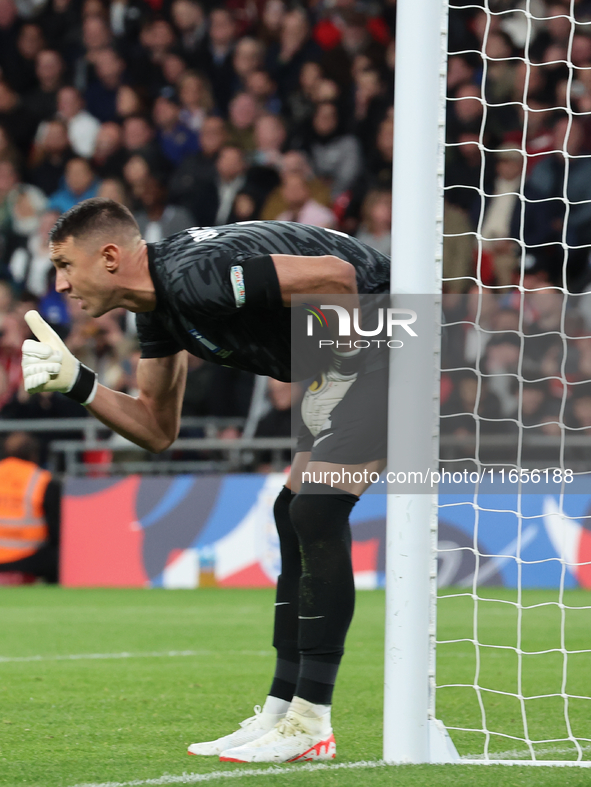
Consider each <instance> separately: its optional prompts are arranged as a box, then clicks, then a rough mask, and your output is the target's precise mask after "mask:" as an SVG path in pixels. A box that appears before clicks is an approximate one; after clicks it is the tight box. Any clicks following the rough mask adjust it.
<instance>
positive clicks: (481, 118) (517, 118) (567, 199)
mask: <svg viewBox="0 0 591 787" xmlns="http://www.w3.org/2000/svg"><path fill="white" fill-rule="evenodd" d="M454 5H456V6H457V7H456V8H455V9H454V11H453V12H452V14H451V18H450V31H449V33H450V35H449V52H450V56H449V61H448V74H447V91H448V102H447V118H446V126H447V131H446V134H447V137H446V141H447V146H446V161H445V210H444V232H445V236H446V237H445V240H444V277H445V279H446V281H445V284H444V289H445V290H446V291H447V293H448V295H447V296H446V299H447V300H446V306H445V320H446V327H445V328H444V332H443V334H444V345H443V358H444V360H443V366H442V369H443V379H442V415H443V418H442V421H441V429H442V434H444V435H450V434H451V435H456V436H464V437H468V438H472V439H473V438H476V439H478V438H479V437H484V436H487V435H488V436H493V437H494V436H495V435H497V436H500V435H504V436H505V437H506V438H507V439H506V440H505V441H504V442H505V447H504V448H503V450H502V451H499V450H497V451H495V450H493V449H486V448H484V449H483V448H482V447H481V448H480V449H478V447H476V449H475V448H474V447H471V448H470V449H468V450H464V451H463V452H462V451H460V452H459V454H458V455H463V456H474V455H475V454H474V451H475V450H480V458H481V459H483V460H485V461H486V460H494V459H497V460H501V459H502V460H503V461H513V462H515V461H516V460H517V451H518V449H519V447H520V432H521V435H522V436H523V437H525V440H526V441H527V439H528V438H529V437H530V436H536V435H539V436H552V437H555V438H561V437H564V436H566V437H567V438H569V435H571V436H572V435H575V434H577V433H578V434H585V435H588V434H589V433H590V430H591V385H590V384H589V382H588V381H589V380H590V379H591V354H590V353H591V305H590V304H589V302H588V301H589V300H590V299H589V297H588V294H587V293H588V291H590V290H591V266H590V250H591V26H590V22H591V3H590V2H589V1H588V0H574V2H573V3H571V2H565V1H564V0H556V1H555V2H552V1H551V0H548V1H545V0H531V2H529V1H528V2H527V3H526V2H524V1H523V0H517V2H507V0H491V2H490V3H488V4H486V7H481V8H478V5H482V6H484V4H480V3H470V4H468V3H459V4H454ZM491 12H492V13H491ZM526 12H527V13H526ZM478 282H480V286H479V285H478ZM482 285H484V286H482ZM515 285H520V286H521V287H522V288H523V291H522V293H521V294H520V292H519V289H518V288H517V287H515ZM512 287H515V289H513V288H512ZM558 288H559V289H558ZM569 439H570V438H569ZM469 442H470V440H469ZM484 442H486V440H485V441H484ZM492 442H493V441H490V443H492ZM558 442H559V441H558ZM520 450H521V457H522V458H523V459H527V460H530V462H531V461H542V460H544V461H545V462H546V463H547V462H551V463H556V466H559V465H560V462H561V461H562V459H564V457H562V459H561V456H560V449H559V447H558V445H556V446H555V447H554V448H546V449H544V448H543V447H541V444H540V445H538V446H537V447H532V446H531V445H530V446H529V447H527V446H526V447H521V448H520ZM573 451H574V453H573ZM452 453H453V452H452ZM567 454H569V456H570V458H571V459H572V458H576V457H577V456H579V458H581V457H582V456H583V454H584V451H583V452H581V451H579V453H578V454H577V451H576V450H574V449H573V450H570V449H568V450H567ZM569 456H567V457H566V458H567V459H568V458H569Z"/></svg>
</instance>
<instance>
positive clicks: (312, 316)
mask: <svg viewBox="0 0 591 787" xmlns="http://www.w3.org/2000/svg"><path fill="white" fill-rule="evenodd" d="M304 307H305V309H306V311H307V312H309V314H308V319H307V326H306V334H307V336H313V335H314V324H315V322H316V321H317V322H318V323H319V324H320V325H321V326H323V327H327V328H328V319H327V317H326V314H324V311H323V310H326V309H332V311H334V312H336V314H337V317H338V325H339V336H351V333H352V332H353V334H354V335H355V336H380V335H381V334H383V333H384V329H385V335H386V336H387V337H388V339H390V340H391V341H388V340H386V339H371V340H368V339H356V340H355V341H353V342H351V341H349V342H339V341H336V342H335V341H334V340H332V339H320V340H319V343H318V345H319V347H325V346H330V345H336V346H337V347H341V346H347V347H356V348H358V349H366V348H368V347H370V346H371V345H372V344H373V345H377V346H378V347H379V346H381V345H382V344H386V345H387V346H388V347H392V348H395V349H399V348H400V347H403V346H404V342H403V341H402V340H401V339H392V335H393V333H394V328H395V327H396V326H399V327H400V328H402V329H403V330H404V331H406V333H407V334H408V335H409V336H410V337H416V336H417V334H416V333H415V332H414V331H413V329H412V328H411V327H410V326H411V325H412V324H413V323H414V322H416V319H417V313H416V311H414V310H413V309H394V308H388V309H384V308H379V309H376V310H375V312H376V313H377V326H376V327H375V328H371V329H368V330H365V329H364V328H361V326H360V325H359V309H358V308H357V307H356V308H354V309H353V310H352V311H353V331H351V312H350V310H349V309H346V308H345V307H344V306H337V305H335V304H322V305H321V306H320V308H319V307H318V306H313V305H312V304H310V303H305V304H304ZM372 315H373V312H372Z"/></svg>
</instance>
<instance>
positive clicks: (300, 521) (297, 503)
mask: <svg viewBox="0 0 591 787" xmlns="http://www.w3.org/2000/svg"><path fill="white" fill-rule="evenodd" d="M358 499H359V498H358V497H357V496H356V495H352V494H349V493H348V492H342V491H340V490H337V489H333V488H332V487H330V486H326V485H325V484H309V483H304V484H302V489H301V491H300V492H299V493H298V494H297V495H296V496H295V497H294V499H293V501H292V503H291V506H290V509H289V514H290V518H291V522H292V525H293V527H294V530H295V532H296V533H297V535H298V538H299V540H300V545H301V547H302V549H305V548H306V547H307V546H309V545H313V544H315V543H320V542H326V541H327V540H341V539H342V538H343V535H344V534H345V533H346V532H348V529H349V514H350V513H351V509H352V508H353V506H354V505H355V503H356V502H357V500H358Z"/></svg>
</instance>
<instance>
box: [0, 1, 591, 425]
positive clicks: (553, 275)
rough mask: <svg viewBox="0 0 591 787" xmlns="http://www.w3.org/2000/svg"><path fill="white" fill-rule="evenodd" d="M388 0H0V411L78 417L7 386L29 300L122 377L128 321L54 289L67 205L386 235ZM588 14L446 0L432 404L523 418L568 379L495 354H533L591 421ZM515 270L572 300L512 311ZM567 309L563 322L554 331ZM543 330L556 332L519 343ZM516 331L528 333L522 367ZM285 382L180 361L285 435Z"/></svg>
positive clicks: (221, 410)
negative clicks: (85, 308)
mask: <svg viewBox="0 0 591 787" xmlns="http://www.w3.org/2000/svg"><path fill="white" fill-rule="evenodd" d="M526 6H527V7H526ZM571 6H572V8H574V15H575V16H574V21H573V17H572V13H573V12H572V10H571ZM524 11H527V12H528V14H526V13H524ZM395 12H396V2H395V0H307V2H300V3H297V2H292V1H291V0H225V2H214V0H110V2H109V0H0V415H1V416H2V417H3V418H15V417H16V418H21V417H42V416H43V417H56V418H57V417H63V416H67V415H84V410H83V408H81V407H79V406H78V405H75V404H73V403H71V402H70V401H69V400H67V399H64V397H61V396H57V395H46V394H37V395H34V396H28V395H27V394H26V393H25V392H24V390H23V388H22V382H21V375H20V346H21V343H22V341H23V339H24V338H26V336H27V328H26V324H25V323H24V320H23V314H24V313H25V312H26V311H27V309H29V308H38V309H39V310H40V312H41V313H42V315H43V316H44V317H45V319H47V320H48V321H49V322H50V323H51V324H52V325H53V326H54V327H55V328H56V330H57V331H58V332H59V333H60V334H61V335H62V336H63V337H64V338H65V340H66V342H67V343H68V345H69V346H70V348H71V349H72V351H73V352H75V353H76V354H77V355H78V357H80V358H81V360H82V361H84V362H85V363H87V364H88V365H89V366H91V367H92V368H95V369H96V370H97V371H98V373H99V379H100V381H101V382H103V383H105V384H107V385H109V386H110V387H112V388H115V389H117V390H122V391H128V392H130V393H133V392H134V390H135V368H136V365H137V361H138V357H139V354H138V350H137V343H136V338H135V325H134V320H133V317H132V316H130V315H129V314H127V313H125V312H123V311H115V312H111V313H109V314H108V315H105V316H104V317H102V318H100V319H99V320H89V319H88V318H87V317H86V315H85V314H84V313H83V312H81V311H80V310H79V309H77V308H72V307H71V306H70V305H69V303H68V302H67V301H66V300H64V299H63V298H62V297H60V296H59V295H58V294H57V293H56V292H55V289H54V286H53V271H52V266H51V264H50V261H49V257H48V244H47V236H48V231H49V229H50V228H51V226H52V224H53V223H54V221H55V220H56V218H57V217H58V216H59V215H60V214H61V213H62V212H64V211H65V210H67V209H68V208H70V207H71V206H73V205H75V204H76V203H77V202H79V201H80V200H83V199H86V198H88V197H92V196H95V195H100V196H105V197H110V198H112V199H115V200H118V201H119V202H121V203H123V204H125V205H127V206H128V207H129V208H130V209H131V210H132V212H133V213H134V215H135V217H136V219H137V221H138V224H139V226H140V228H141V231H142V233H143V235H144V237H145V238H146V240H148V241H152V242H154V241H158V240H159V239H161V238H163V237H166V236H167V235H169V234H172V233H174V232H177V231H180V230H182V229H184V228H186V227H189V226H195V225H198V226H210V225H216V224H224V223H229V222H234V221H248V220H257V219H280V220H286V221H300V222H304V223H308V224H314V225H317V226H322V227H328V228H336V229H339V230H341V231H344V232H347V233H349V234H352V235H355V236H356V237H358V238H360V239H361V240H362V241H364V242H365V243H367V244H369V245H371V246H373V247H375V248H377V249H379V250H380V251H383V252H385V253H389V250H390V241H391V203H392V200H391V189H392V140H393V134H394V121H393V107H392V104H393V94H394V68H395V43H394V38H395ZM491 12H492V13H491ZM590 21H591V2H590V0H574V2H571V0H568V2H567V1H566V0H559V1H557V2H549V1H548V2H546V1H545V0H527V2H526V0H515V1H514V0H511V2H509V0H489V2H487V4H486V6H485V5H484V3H480V2H474V1H473V0H470V2H468V0H457V2H455V3H454V4H453V8H451V9H450V27H449V51H450V57H449V62H448V75H447V89H448V106H447V146H446V175H445V206H444V230H445V239H444V280H445V281H444V290H445V292H446V293H447V294H448V297H449V298H451V299H452V300H449V301H448V302H447V307H446V309H447V311H446V319H447V320H448V323H449V330H448V331H447V333H448V334H449V336H451V337H452V338H451V339H446V344H445V347H444V375H443V388H442V394H443V408H444V413H445V414H447V415H451V414H453V413H454V412H455V413H458V412H468V413H470V412H480V411H481V410H483V413H484V412H485V413H486V414H489V415H490V414H493V413H497V414H498V415H499V417H507V418H509V419H511V418H517V417H518V416H517V413H518V402H519V400H520V396H519V395H518V394H521V393H523V397H526V398H527V397H529V398H528V402H529V404H528V405H526V404H525V398H524V399H523V404H522V405H519V410H520V416H519V417H521V416H523V417H524V418H529V417H530V415H528V414H527V413H526V409H527V407H530V406H531V407H532V408H533V410H532V413H534V415H532V416H531V417H532V418H533V417H535V418H542V420H543V419H544V418H547V419H550V414H552V413H556V412H557V407H559V406H560V407H562V404H561V402H562V399H561V397H562V393H561V392H559V391H558V390H557V387H556V385H555V384H554V383H553V382H552V381H546V382H545V383H544V384H539V385H538V383H533V382H529V383H528V385H527V386H526V387H527V391H528V392H529V391H531V392H532V393H531V396H530V394H529V393H527V394H526V393H525V390H524V391H521V388H523V387H524V386H523V385H521V388H520V386H519V384H517V383H515V382H511V380H515V379H516V378H515V374H514V372H507V374H508V375H509V376H507V377H506V379H505V376H504V375H505V372H504V371H502V370H504V369H510V368H511V369H512V368H514V367H515V364H516V363H517V364H518V365H519V370H518V376H521V377H522V378H523V379H525V380H526V381H527V380H533V379H536V377H535V374H537V372H534V371H532V370H533V369H534V367H535V369H537V370H538V371H539V370H540V369H543V370H545V373H546V372H548V370H550V369H553V370H554V372H555V373H556V374H558V376H560V375H562V376H563V377H564V376H565V375H566V377H565V379H566V380H568V381H572V382H573V384H574V385H573V390H572V391H571V390H570V387H569V390H568V407H567V409H566V411H565V412H566V414H565V412H563V411H564V407H562V410H560V411H559V412H560V413H561V417H562V416H563V415H564V417H565V418H567V420H568V419H569V418H570V419H571V420H572V423H573V425H576V424H579V425H580V426H581V428H582V427H585V428H591V394H590V395H589V396H588V397H587V400H585V397H584V396H583V395H582V394H581V392H582V391H585V390H587V389H586V388H585V387H584V386H582V385H578V386H577V385H576V383H580V382H583V381H584V380H585V379H589V378H591V369H588V367H589V365H590V364H591V357H590V353H591V350H590V349H589V341H591V340H589V339H586V338H585V337H586V336H588V335H589V334H591V330H590V326H591V315H590V314H589V307H587V306H586V300H585V293H586V292H587V290H588V289H589V290H591V269H590V266H589V248H591V220H590V219H591V155H590V154H591V120H590V118H591V25H589V22H590ZM583 23H585V24H583ZM417 57H420V53H417ZM417 100H419V98H417ZM409 264H412V261H410V260H409ZM477 282H480V283H481V285H484V288H485V292H488V288H492V289H491V290H490V291H491V292H492V291H496V292H497V293H499V296H498V297H497V298H493V297H492V295H491V298H490V301H487V303H488V302H490V304H492V303H494V304H495V305H494V307H493V306H488V307H487V308H486V309H485V308H484V307H483V305H482V304H483V303H484V302H483V300H482V297H480V298H478V297H475V296H473V294H472V293H473V292H474V291H475V283H477ZM512 285H522V286H524V287H525V288H526V289H528V288H531V289H536V288H550V287H553V286H560V287H563V288H565V289H567V290H568V291H569V292H570V293H572V296H570V297H569V300H568V304H567V307H568V316H567V318H565V314H564V313H563V312H564V310H562V311H561V310H560V309H559V307H558V299H555V300H552V297H551V295H548V297H549V302H551V303H552V304H553V305H552V306H549V307H548V308H547V309H546V307H545V306H544V307H542V306H541V305H540V302H539V301H537V300H536V296H535V294H532V296H531V297H530V296H528V297H527V298H526V299H525V301H526V302H527V305H526V303H525V301H521V300H520V296H518V295H515V293H516V292H517V291H516V290H512V289H511V286H512ZM476 289H477V288H476ZM555 294H556V293H555ZM455 297H458V298H459V300H457V301H454V300H453V298H455ZM540 297H541V296H540ZM557 298H560V302H561V304H562V303H563V301H564V299H563V298H562V296H560V295H557ZM475 302H476V303H480V306H477V307H475V306H474V303H475ZM561 308H562V307H561ZM559 312H560V313H559ZM476 315H477V316H478V320H485V321H487V322H486V326H487V327H485V328H484V329H483V330H481V331H475V329H474V323H475V322H477V321H478V320H477V319H476ZM565 319H566V321H567V323H568V326H569V330H570V331H571V332H572V333H571V334H569V338H568V339H565V340H562V339H561V338H560V337H559V335H558V334H557V333H552V332H553V331H560V330H561V329H562V328H564V324H565ZM540 325H543V326H545V327H544V330H543V331H542V333H544V335H547V336H550V337H551V339H548V338H546V339H545V340H544V341H538V342H537V344H536V342H535V341H533V338H535V337H534V336H533V335H534V334H536V332H539V331H538V329H539V326H540ZM549 325H551V326H552V327H551V328H548V326H549ZM457 326H460V327H457ZM498 326H501V327H498ZM488 331H490V332H491V333H488ZM499 331H507V332H508V333H507V334H506V335H505V339H506V341H505V340H503V334H499V333H495V332H499ZM516 331H518V332H524V333H525V334H526V335H527V336H530V335H531V337H532V341H533V343H531V342H530V344H529V345H528V346H529V347H531V348H534V349H532V350H531V352H532V353H533V356H532V357H533V358H534V360H531V363H529V360H528V363H526V364H525V366H524V359H523V348H522V347H521V345H519V347H518V344H519V343H520V342H521V340H520V339H519V337H518V335H517V333H515V332H516ZM511 332H513V333H511ZM475 333H476V334H478V335H477V339H478V341H476V340H475V338H474V334H475ZM499 337H500V338H499ZM486 338H488V342H486V341H485V339H486ZM528 341H529V339H528ZM476 345H477V346H478V348H479V349H478V352H476V350H475V349H474V348H475V346H476ZM534 345H535V347H534ZM528 352H529V350H528ZM528 364H529V366H528ZM536 364H537V365H536ZM530 367H531V368H530ZM446 369H457V370H459V371H456V372H452V371H450V372H447V371H445V370H446ZM471 370H472V371H471ZM474 370H475V371H477V372H478V375H475V374H474ZM499 370H500V371H499ZM483 374H484V375H485V376H483ZM486 375H492V376H490V377H486ZM495 375H496V376H497V377H495ZM511 375H513V377H511ZM532 375H533V377H532ZM585 375H587V377H585ZM546 376H547V375H546ZM477 377H478V379H477ZM475 380H476V387H475V382H474V381H475ZM500 380H501V382H499V381H500ZM497 383H498V384H497ZM516 385H517V387H515V386H516ZM282 386H283V384H279V383H277V384H275V382H272V381H266V382H265V384H264V386H262V387H261V384H260V383H255V380H254V379H253V378H252V376H250V375H247V374H245V373H242V372H238V371H236V370H230V369H225V368H221V367H220V368H217V367H216V368H214V367H211V366H210V365H208V364H205V363H203V362H202V361H200V360H199V359H197V358H191V361H190V370H189V380H188V385H187V393H186V396H185V403H184V413H185V414H186V415H218V416H236V417H242V418H246V419H247V420H248V421H249V424H250V425H249V429H250V432H251V433H253V434H255V433H258V434H265V435H270V434H272V435H279V434H285V435H287V434H289V431H290V423H289V422H290V418H289V417H288V416H289V411H290V407H291V404H290V399H293V400H296V399H297V392H295V393H296V395H295V396H291V394H293V393H294V392H293V391H291V389H290V388H289V387H287V388H285V387H282ZM575 389H576V391H577V392H578V393H577V396H575V394H574V391H575ZM534 391H535V394H534ZM288 393H289V394H290V396H288V395H287V394H288ZM530 400H531V401H530ZM538 400H539V401H538ZM579 400H581V401H583V404H580V403H579V404H577V402H579ZM585 401H586V402H587V403H586V404H585ZM532 402H534V404H535V402H538V404H537V405H535V406H534V404H532ZM540 402H542V403H543V404H540ZM538 405H539V406H538ZM454 408H456V409H455V410H454ZM458 408H459V409H458ZM466 408H468V409H466ZM483 408H484V409H483ZM522 408H525V409H523V411H521V410H522ZM540 408H542V409H540ZM542 410H543V412H542ZM587 416H589V417H587ZM483 417H485V418H486V417H488V415H484V416H483ZM490 417H493V418H494V417H496V416H494V415H490ZM470 418H471V421H470V419H468V421H470V423H468V421H466V419H464V421H462V420H461V418H460V420H457V419H456V421H454V418H452V417H450V418H449V419H447V423H446V424H445V425H444V426H443V429H444V432H447V433H452V434H463V433H464V431H465V430H467V432H469V433H473V432H474V430H475V426H474V424H475V420H474V418H473V417H472V416H471V417H470ZM550 420H551V419H550ZM444 421H446V419H444ZM532 423H533V422H532ZM470 424H471V425H470ZM548 429H550V427H548ZM485 430H486V427H485ZM236 434H238V432H237V431H236V430H229V431H227V432H226V433H225V436H228V437H232V436H236Z"/></svg>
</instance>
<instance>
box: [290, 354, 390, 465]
mask: <svg viewBox="0 0 591 787" xmlns="http://www.w3.org/2000/svg"><path fill="white" fill-rule="evenodd" d="M329 421H330V425H329V426H327V428H325V429H323V430H322V431H321V432H319V434H318V435H316V437H314V435H313V434H312V433H311V432H310V430H309V429H308V427H307V426H305V424H302V427H301V429H300V432H299V434H298V441H297V447H296V453H298V452H303V451H311V456H310V461H311V462H330V463H332V464H338V465H358V464H366V463H367V462H372V461H374V460H377V459H385V458H386V450H387V445H388V369H387V368H384V369H378V370H377V371H374V372H369V373H365V374H361V375H360V376H359V377H358V378H357V379H356V380H355V382H354V383H353V385H352V386H351V387H350V388H349V390H348V391H347V393H346V394H345V396H344V397H343V398H342V399H341V401H340V402H339V403H338V404H337V405H336V406H335V408H334V409H333V411H332V412H331V414H330V418H329Z"/></svg>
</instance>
